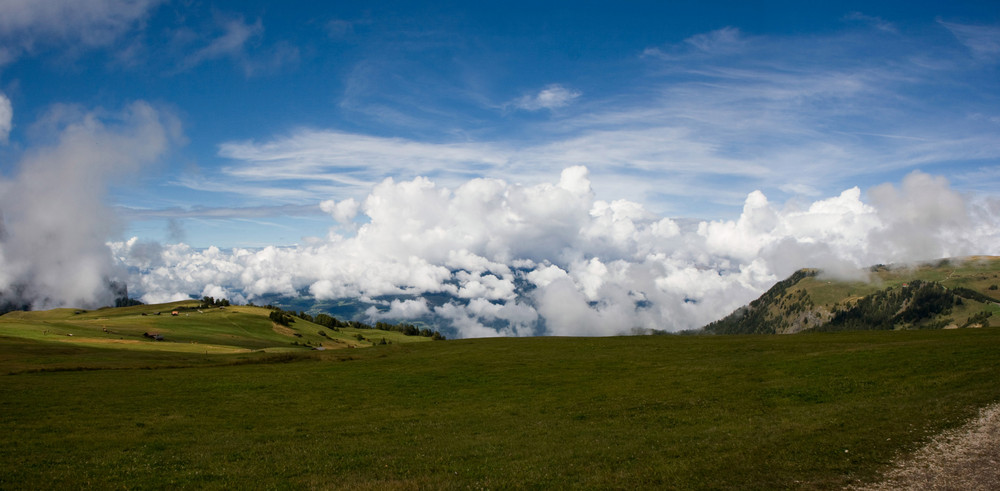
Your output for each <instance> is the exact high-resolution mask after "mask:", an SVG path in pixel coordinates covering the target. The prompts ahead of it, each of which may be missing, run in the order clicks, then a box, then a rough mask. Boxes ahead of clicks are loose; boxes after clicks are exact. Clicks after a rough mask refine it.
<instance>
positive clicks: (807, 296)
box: [704, 256, 1000, 334]
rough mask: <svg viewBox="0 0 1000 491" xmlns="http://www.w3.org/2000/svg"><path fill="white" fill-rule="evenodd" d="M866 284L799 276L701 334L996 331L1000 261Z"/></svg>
mask: <svg viewBox="0 0 1000 491" xmlns="http://www.w3.org/2000/svg"><path fill="white" fill-rule="evenodd" d="M863 276H865V277H866V281H842V280H835V279H832V278H828V277H826V276H824V274H823V273H822V271H819V270H815V269H803V270H799V271H796V272H795V273H794V274H792V275H791V276H790V277H788V278H787V279H785V280H782V281H780V282H778V283H777V284H776V285H774V286H773V287H772V288H771V289H770V290H768V291H767V292H765V293H764V294H763V295H761V296H760V298H758V299H757V300H754V301H753V302H750V304H749V305H746V306H744V307H741V308H739V309H737V310H736V311H735V312H733V313H731V314H729V315H728V316H726V317H724V318H723V319H720V320H718V321H716V322H713V323H711V324H709V325H707V326H705V328H704V329H705V331H707V332H709V333H714V334H775V333H777V334H784V333H795V332H801V331H807V330H813V331H841V330H891V329H934V328H963V327H986V326H990V325H1000V315H994V314H1000V257H992V256H974V257H966V258H957V259H947V260H941V261H937V262H935V263H933V264H922V265H917V266H885V265H877V266H873V267H871V268H870V269H869V270H868V271H867V272H866V273H865V274H864V275H863Z"/></svg>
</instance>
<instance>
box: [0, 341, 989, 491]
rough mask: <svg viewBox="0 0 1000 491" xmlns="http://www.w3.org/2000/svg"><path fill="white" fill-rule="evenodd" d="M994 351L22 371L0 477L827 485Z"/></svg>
mask: <svg viewBox="0 0 1000 491" xmlns="http://www.w3.org/2000/svg"><path fill="white" fill-rule="evenodd" d="M30 343H38V344H37V345H36V346H35V348H36V350H37V351H38V352H39V354H38V356H39V357H40V358H38V359H37V361H36V363H37V367H38V368H45V367H51V366H53V364H58V363H63V362H65V361H66V360H67V359H70V360H72V359H74V358H76V359H80V360H83V361H86V360H94V359H95V357H98V356H100V355H98V354H95V353H98V352H103V353H112V354H113V355H103V356H107V357H112V358H113V357H114V355H120V356H124V354H125V353H129V351H127V350H110V349H101V348H90V347H83V346H62V345H59V346H58V347H59V349H74V350H77V351H76V352H66V353H49V354H47V355H46V354H44V352H45V347H46V346H49V347H52V346H55V345H53V344H52V343H48V344H46V343H43V342H41V341H33V340H26V339H23V338H15V339H11V338H8V339H3V338H0V359H5V358H7V357H8V356H14V357H15V358H17V357H18V356H21V355H19V354H18V353H20V352H21V351H22V350H24V349H25V347H26V346H28V344H30ZM998 346H1000V329H996V328H987V329H968V330H951V331H900V332H852V333H832V334H801V335H795V336H714V337H710V336H704V337H702V336H691V337H675V336H657V337H617V338H598V339H594V338H532V339H482V340H458V341H446V342H435V343H420V344H405V345H404V344H393V345H389V346H378V347H375V348H372V349H365V350H337V351H326V352H321V353H317V352H312V353H308V354H285V355H272V354H259V353H249V354H236V355H217V356H215V357H211V356H209V357H206V356H200V357H199V356H196V355H194V354H185V353H159V354H158V355H159V356H162V357H164V358H163V361H164V365H166V361H167V360H169V359H170V357H177V358H176V359H175V361H176V362H177V363H175V364H174V366H180V365H184V364H189V365H190V366H189V367H188V368H176V369H162V370H137V369H128V364H129V363H130V362H129V360H128V359H124V360H120V361H119V362H118V363H119V364H120V366H117V367H115V368H119V369H116V370H97V371H48V372H32V373H26V372H23V371H22V372H21V373H18V374H15V375H6V376H0V488H3V489H27V488H31V489H37V488H66V487H70V488H81V487H98V488H107V487H144V488H168V487H169V488H175V487H188V488H193V487H197V488H215V489H221V488H250V487H253V488H268V487H274V488H285V487H294V488H301V487H307V488H316V487H319V488H330V487H337V488H356V489H371V488H378V489H383V488H399V489H416V488H470V487H474V488H508V487H529V488H552V487H556V488H567V487H572V488H577V487H582V488H635V487H661V488H685V489H690V488H703V489H774V488H805V489H833V488H841V487H843V486H844V485H847V484H850V483H854V482H859V481H865V480H870V479H873V478H874V477H875V476H876V473H877V472H878V470H879V469H881V468H883V467H884V466H885V465H887V464H888V463H889V462H890V461H891V460H892V459H893V458H894V457H896V456H897V455H899V454H900V453H901V452H907V451H910V450H912V449H914V448H915V447H916V446H917V445H919V444H920V443H921V442H922V441H924V439H925V438H926V437H928V436H929V435H931V434H934V433H936V432H939V431H941V430H943V429H945V428H950V427H954V426H957V425H959V424H960V423H962V422H963V421H964V420H965V419H967V418H969V417H970V416H972V415H973V414H974V413H975V411H976V410H977V409H978V408H979V407H981V406H983V405H986V404H989V403H992V402H996V401H998V400H1000V386H998V385H997V384H996V377H997V374H998V373H1000V349H997V348H998ZM145 356H146V357H145V358H144V357H139V358H137V359H136V360H134V362H135V363H137V364H146V363H148V360H149V358H148V356H149V355H148V354H146V355H145ZM254 356H257V357H258V358H253V357H254ZM266 356H274V357H278V356H281V357H282V358H272V359H266V358H263V357H266ZM205 360H211V363H213V364H214V365H209V364H208V363H209V362H207V361H205ZM27 361H28V360H26V359H24V358H23V357H22V358H21V362H22V363H27ZM277 361H283V362H287V363H270V362H277ZM249 362H252V363H249ZM85 364H86V363H85ZM137 366H138V365H137ZM143 366H146V365H143Z"/></svg>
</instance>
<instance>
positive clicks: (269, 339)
mask: <svg viewBox="0 0 1000 491" xmlns="http://www.w3.org/2000/svg"><path fill="white" fill-rule="evenodd" d="M199 305H200V302H198V301H182V302H174V303H170V304H160V305H139V306H135V307H125V308H115V309H99V310H91V311H83V310H78V309H54V310H48V311H35V312H10V313H8V314H6V315H3V316H0V337H6V338H12V339H8V343H17V344H19V345H20V346H21V347H22V349H20V350H12V352H10V353H9V356H7V357H4V358H0V373H10V372H16V371H18V370H35V369H37V368H38V365H39V363H41V364H43V365H44V364H45V363H51V364H53V365H52V366H57V367H59V368H64V369H65V368H73V367H77V366H86V367H89V368H94V367H108V368H114V367H130V366H142V365H141V364H142V360H144V359H145V360H147V361H148V365H149V366H163V365H170V366H174V365H178V364H180V365H185V364H190V363H195V364H212V363H219V362H222V363H228V361H226V360H225V359H219V358H217V357H216V358H201V357H198V356H196V355H198V354H203V355H236V354H238V355H242V356H239V357H236V358H237V359H257V358H261V357H262V355H264V354H265V353H270V354H273V353H293V352H301V351H306V350H309V349H311V348H314V347H320V346H322V347H324V348H326V349H339V348H362V347H370V346H372V344H373V343H380V342H381V341H382V340H383V339H385V340H386V343H414V342H426V341H429V340H430V339H429V338H426V337H421V336H405V335H403V334H402V333H399V332H393V331H382V330H376V329H353V328H341V329H338V330H331V329H327V328H325V327H323V326H320V325H317V324H314V323H312V322H307V321H305V320H302V319H297V320H296V321H295V322H294V323H292V324H291V325H290V326H287V327H286V326H280V325H277V324H275V323H273V322H271V321H270V320H269V319H268V314H269V313H270V312H271V311H270V310H268V309H265V308H263V307H252V306H232V307H226V308H222V309H220V308H211V309H201V308H199ZM174 311H176V312H177V313H178V315H176V316H175V315H171V313H172V312H174ZM144 334H159V335H161V336H162V337H163V340H162V341H155V340H153V339H150V338H149V337H147V336H145V335H144ZM359 336H360V338H359ZM83 348H102V349H100V350H87V349H83ZM116 351H117V352H116ZM52 353H55V354H56V356H54V357H52V356H49V358H50V359H48V360H46V358H45V357H46V356H48V355H51V354H52ZM69 353H77V355H75V356H64V355H66V354H69ZM37 357H42V358H40V359H39V358H37ZM231 358H232V357H231ZM91 359H93V361H100V362H101V363H92V362H91V361H92V360H91ZM81 363H82V365H81Z"/></svg>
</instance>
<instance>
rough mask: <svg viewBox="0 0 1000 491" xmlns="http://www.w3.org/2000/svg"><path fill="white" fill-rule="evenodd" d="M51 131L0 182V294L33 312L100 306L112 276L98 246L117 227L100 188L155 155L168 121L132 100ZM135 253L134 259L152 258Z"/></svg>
mask: <svg viewBox="0 0 1000 491" xmlns="http://www.w3.org/2000/svg"><path fill="white" fill-rule="evenodd" d="M58 126H59V127H60V130H59V131H58V133H57V134H55V135H52V139H53V141H54V143H53V144H52V145H51V146H48V147H41V148H35V149H33V150H32V151H30V152H27V153H26V154H25V155H24V157H23V158H22V159H21V161H20V162H19V163H18V168H17V172H16V173H15V174H14V175H13V176H11V177H10V178H9V179H0V216H2V217H3V223H2V227H0V228H2V229H3V230H4V233H2V234H0V236H2V237H0V257H2V258H3V261H2V263H0V269H2V270H5V281H4V283H0V291H5V292H6V293H7V295H8V298H9V296H10V292H11V289H13V291H15V292H20V293H21V295H23V297H24V298H25V299H28V300H29V301H30V302H32V303H33V304H34V306H36V307H54V306H85V307H92V306H101V305H107V304H108V302H110V301H111V300H113V299H111V298H110V292H109V291H108V289H107V285H106V281H107V280H109V279H114V278H116V277H118V276H119V274H118V273H119V271H117V270H116V269H115V267H114V265H113V264H112V261H111V257H110V256H109V255H108V251H107V247H106V246H105V242H106V241H107V240H108V239H109V238H110V236H112V235H113V233H114V232H115V231H116V230H117V228H118V225H119V224H118V222H117V220H116V219H115V217H114V215H113V213H112V212H111V210H110V209H109V208H108V207H107V206H106V205H105V203H104V200H105V194H106V191H107V186H108V185H109V183H110V182H113V181H114V180H116V179H118V178H119V177H120V176H122V175H126V174H129V173H131V172H134V171H135V170H137V169H138V168H139V167H140V166H141V165H142V164H144V163H148V162H151V161H154V160H156V159H157V158H159V157H160V156H161V155H163V154H164V153H165V152H166V150H167V149H168V148H169V146H170V143H171V141H172V137H173V136H174V135H173V134H172V128H173V126H174V123H173V122H172V121H171V118H170V117H169V115H166V114H163V113H161V112H159V111H157V110H156V109H154V108H153V107H151V106H150V105H149V104H146V103H143V102H138V103H134V104H132V105H131V106H129V107H128V108H126V109H125V110H124V111H122V112H121V113H120V114H109V113H104V112H91V113H86V114H83V115H82V116H81V117H80V118H74V119H70V120H63V121H61V122H60V124H59V125H58ZM140 249H141V248H140ZM140 252H143V253H142V254H138V256H139V259H140V260H147V261H148V260H149V256H150V255H151V254H153V255H155V251H152V252H151V251H149V250H146V251H140ZM15 295H16V294H15Z"/></svg>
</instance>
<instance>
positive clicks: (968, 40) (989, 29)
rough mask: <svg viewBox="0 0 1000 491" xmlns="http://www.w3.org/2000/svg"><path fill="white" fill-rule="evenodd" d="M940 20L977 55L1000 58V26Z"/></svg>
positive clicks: (983, 57) (978, 56) (991, 58)
mask: <svg viewBox="0 0 1000 491" xmlns="http://www.w3.org/2000/svg"><path fill="white" fill-rule="evenodd" d="M939 22H940V23H941V25H943V26H944V27H945V28H947V29H948V30H949V31H951V33H952V34H954V35H955V37H956V38H957V39H958V40H959V42H961V43H962V44H964V45H965V47H967V48H968V49H969V51H971V52H972V54H973V55H974V56H975V57H977V58H981V59H985V60H990V61H994V62H995V61H997V60H998V59H1000V27H998V26H981V25H970V24H958V23H954V22H944V21H939Z"/></svg>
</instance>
